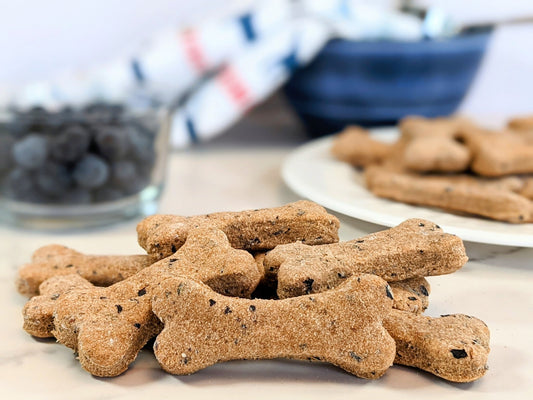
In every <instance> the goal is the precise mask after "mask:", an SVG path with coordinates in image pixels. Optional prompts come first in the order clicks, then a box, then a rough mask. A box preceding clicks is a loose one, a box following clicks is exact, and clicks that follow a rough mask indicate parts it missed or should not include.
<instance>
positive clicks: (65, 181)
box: [35, 162, 72, 197]
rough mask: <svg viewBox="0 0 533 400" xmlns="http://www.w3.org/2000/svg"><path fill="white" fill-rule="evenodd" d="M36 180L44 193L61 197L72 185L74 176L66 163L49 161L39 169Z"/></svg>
mask: <svg viewBox="0 0 533 400" xmlns="http://www.w3.org/2000/svg"><path fill="white" fill-rule="evenodd" d="M35 181H36V183H37V186H38V187H39V189H40V190H41V191H42V192H43V193H46V194H47V195H50V196H53V197H60V196H62V195H63V194H65V193H66V191H67V190H68V189H69V187H70V186H71V184H72V177H71V175H70V172H69V171H68V169H67V167H65V166H64V165H61V164H57V163H51V162H49V163H46V164H45V165H44V166H43V167H42V168H40V169H39V170H38V171H37V173H36V174H35Z"/></svg>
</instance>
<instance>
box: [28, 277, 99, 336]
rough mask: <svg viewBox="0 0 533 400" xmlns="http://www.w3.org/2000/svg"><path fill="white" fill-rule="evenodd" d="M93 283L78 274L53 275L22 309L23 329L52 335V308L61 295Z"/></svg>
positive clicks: (90, 286) (34, 333) (39, 334)
mask: <svg viewBox="0 0 533 400" xmlns="http://www.w3.org/2000/svg"><path fill="white" fill-rule="evenodd" d="M92 287H93V285H92V284H91V283H90V282H89V281H88V280H86V279H83V278H82V277H81V276H80V275H78V274H70V275H58V276H53V277H51V278H49V279H47V280H46V281H44V282H43V283H41V285H40V286H39V292H40V293H41V294H40V295H39V296H35V297H33V298H31V299H30V300H28V302H27V303H26V304H25V305H24V308H23V309H22V316H23V318H24V325H23V329H24V330H25V331H26V332H28V333H29V334H30V335H32V336H35V337H40V338H46V337H53V336H54V335H53V334H52V331H53V329H54V318H53V314H54V308H55V305H56V303H57V300H58V299H59V298H60V297H61V295H63V294H65V293H68V292H70V291H71V290H75V289H90V288H92Z"/></svg>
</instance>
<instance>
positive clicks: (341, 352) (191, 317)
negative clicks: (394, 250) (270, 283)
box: [153, 275, 395, 379]
mask: <svg viewBox="0 0 533 400" xmlns="http://www.w3.org/2000/svg"><path fill="white" fill-rule="evenodd" d="M391 297H392V296H391V295H390V288H389V287H388V285H387V283H386V282H385V281H383V280H382V279H380V278H378V277H376V276H372V275H361V276H359V277H355V276H354V277H353V278H352V279H350V280H348V281H347V282H346V283H345V284H344V285H342V286H340V287H338V288H337V289H335V290H331V291H328V292H326V293H320V294H316V295H312V296H300V297H296V298H291V299H285V300H260V299H254V300H246V299H236V298H229V297H225V296H221V295H218V294H217V293H214V292H213V291H212V290H211V289H209V288H208V287H206V286H205V285H201V284H199V283H196V282H194V281H192V280H190V279H186V278H175V279H168V280H166V281H164V282H163V283H162V284H161V285H160V286H159V287H158V289H157V290H156V291H155V295H154V299H153V310H154V312H155V314H156V315H157V316H158V317H159V318H160V319H161V321H162V323H163V324H164V328H163V330H162V332H161V333H160V334H159V335H158V336H157V339H156V341H155V343H154V352H155V355H156V357H157V359H158V361H159V363H160V364H161V366H162V367H163V369H164V370H165V371H167V372H170V373H172V374H179V375H185V374H192V373H194V372H196V371H198V370H200V369H203V368H206V367H208V366H210V365H213V364H215V363H217V362H221V361H228V360H241V359H271V358H292V359H300V360H311V361H314V360H316V361H325V362H329V363H332V364H334V365H337V366H339V367H341V368H343V369H344V370H346V371H348V372H350V373H352V374H354V375H356V376H359V377H362V378H368V379H376V378H379V377H380V376H382V375H383V374H384V373H385V371H386V370H387V369H388V368H389V366H390V365H391V364H392V362H393V359H394V355H395V345H394V341H393V340H392V339H391V337H390V336H389V335H388V333H387V332H386V331H385V329H384V328H383V326H382V320H383V318H384V317H385V316H386V315H387V314H388V313H389V312H390V309H391V306H392V298H391Z"/></svg>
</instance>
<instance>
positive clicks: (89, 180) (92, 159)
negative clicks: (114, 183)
mask: <svg viewBox="0 0 533 400" xmlns="http://www.w3.org/2000/svg"><path fill="white" fill-rule="evenodd" d="M72 177H73V178H74V181H75V182H76V183H77V184H78V185H79V186H81V187H84V188H88V189H92V188H97V187H99V186H102V185H103V184H104V183H105V182H106V181H107V178H108V177H109V167H108V165H107V163H106V162H105V161H104V160H103V159H102V158H100V157H98V156H96V155H94V154H87V155H85V156H84V157H83V158H82V159H81V160H80V161H79V162H78V163H77V164H76V166H75V167H74V170H73V172H72Z"/></svg>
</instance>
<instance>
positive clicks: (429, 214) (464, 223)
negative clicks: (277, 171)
mask: <svg viewBox="0 0 533 400" xmlns="http://www.w3.org/2000/svg"><path fill="white" fill-rule="evenodd" d="M372 135H375V137H376V138H378V139H380V140H383V141H394V140H395V139H396V138H397V135H398V132H397V130H396V129H395V128H388V129H375V130H373V132H372ZM332 140H333V138H332V137H331V136H329V137H324V138H320V139H316V140H313V141H311V142H309V143H307V144H305V145H303V146H301V147H299V148H297V149H296V150H295V151H294V152H292V153H291V154H290V155H289V156H288V157H287V159H286V160H285V162H284V164H283V169H282V174H283V179H284V181H285V183H287V185H288V186H289V187H290V188H291V189H292V190H294V191H295V192H296V193H297V194H299V195H300V196H302V197H305V198H308V199H310V200H312V201H315V202H317V203H319V204H321V205H323V206H324V207H327V208H329V209H331V210H333V211H337V212H340V213H342V214H345V215H348V216H350V217H354V218H358V219H361V220H364V221H368V222H373V223H376V224H379V225H383V226H388V227H391V226H395V225H398V224H399V223H401V222H402V221H404V220H406V219H408V218H425V219H428V220H430V221H433V222H435V223H437V224H439V225H440V226H441V227H442V228H443V229H444V230H445V231H446V232H449V233H454V234H456V235H458V236H459V237H461V238H462V239H463V240H466V241H471V242H479V243H489V244H499V245H507V246H520V247H533V224H519V225H515V224H508V223H503V222H497V221H490V220H485V219H481V218H475V217H464V216H459V215H453V214H449V213H447V212H445V211H442V210H438V209H434V208H426V207H417V206H412V205H408V204H403V203H399V202H395V201H390V200H386V199H382V198H379V197H376V196H374V195H373V194H372V193H370V192H369V191H368V190H367V189H366V188H365V186H364V182H363V178H362V174H361V173H360V172H358V171H357V170H356V169H354V168H352V167H351V166H350V165H348V164H346V163H343V162H341V161H338V160H336V159H335V158H333V157H332V156H331V155H330V151H329V150H330V147H331V143H332Z"/></svg>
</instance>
